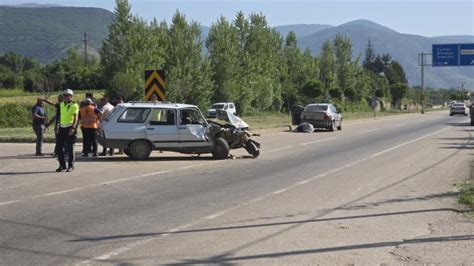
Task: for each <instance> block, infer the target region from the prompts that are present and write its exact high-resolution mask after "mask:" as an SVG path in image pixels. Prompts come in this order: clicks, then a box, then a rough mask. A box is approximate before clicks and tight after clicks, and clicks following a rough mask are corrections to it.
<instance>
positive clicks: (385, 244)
mask: <svg viewBox="0 0 474 266" xmlns="http://www.w3.org/2000/svg"><path fill="white" fill-rule="evenodd" d="M472 240H474V235H459V236H443V237H428V238H415V239H407V240H400V241H388V242H375V243H366V244H356V245H347V246H336V247H327V248H315V249H303V250H294V251H285V252H275V253H264V254H257V255H249V256H236V257H229V256H224V257H222V256H217V257H209V258H206V259H202V260H182V261H181V262H179V263H175V264H167V265H183V264H205V263H219V264H220V263H229V262H237V261H245V260H256V259H269V258H281V257H287V256H299V255H308V254H318V253H328V252H336V251H345V250H357V249H370V248H381V247H395V246H399V245H413V244H423V243H436V242H453V241H472Z"/></svg>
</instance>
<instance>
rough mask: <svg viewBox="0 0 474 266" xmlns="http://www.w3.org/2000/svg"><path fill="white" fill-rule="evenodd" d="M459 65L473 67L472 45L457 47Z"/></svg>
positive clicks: (473, 49) (473, 44) (473, 48)
mask: <svg viewBox="0 0 474 266" xmlns="http://www.w3.org/2000/svg"><path fill="white" fill-rule="evenodd" d="M459 65H461V66H474V43H470V44H461V45H459Z"/></svg>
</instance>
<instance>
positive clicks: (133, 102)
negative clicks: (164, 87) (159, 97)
mask: <svg viewBox="0 0 474 266" xmlns="http://www.w3.org/2000/svg"><path fill="white" fill-rule="evenodd" d="M128 103H131V104H136V103H154V104H173V103H172V102H154V101H129V102H128Z"/></svg>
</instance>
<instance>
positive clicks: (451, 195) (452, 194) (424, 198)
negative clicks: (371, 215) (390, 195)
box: [338, 192, 459, 210]
mask: <svg viewBox="0 0 474 266" xmlns="http://www.w3.org/2000/svg"><path fill="white" fill-rule="evenodd" d="M458 195H459V192H445V193H435V194H428V195H425V196H420V197H410V198H397V199H388V200H382V201H376V202H371V203H366V204H360V205H353V206H344V207H341V208H338V210H359V209H365V208H370V207H377V206H381V205H384V204H392V203H401V202H408V201H427V200H432V199H436V198H455V197H457V196H458Z"/></svg>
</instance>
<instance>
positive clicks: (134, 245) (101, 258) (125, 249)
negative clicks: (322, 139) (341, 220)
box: [76, 127, 449, 265]
mask: <svg viewBox="0 0 474 266" xmlns="http://www.w3.org/2000/svg"><path fill="white" fill-rule="evenodd" d="M446 129H449V127H446V128H444V129H442V130H439V131H436V132H434V133H431V134H428V135H425V136H423V137H420V138H417V139H415V140H413V141H411V142H410V143H413V142H415V141H419V140H422V139H424V138H427V137H430V136H432V135H435V134H437V133H440V132H443V131H445V130H446ZM405 145H407V144H405ZM398 146H400V145H397V146H395V147H394V148H393V149H390V150H395V149H396V147H398ZM386 151H387V150H386ZM387 152H388V151H387ZM373 157H374V156H373V155H372V156H369V157H366V158H363V159H360V160H357V161H355V162H352V163H349V164H346V165H345V166H343V167H340V168H336V169H332V170H330V171H327V172H325V173H322V174H318V175H316V176H313V177H310V178H308V179H306V180H303V181H299V182H297V183H295V184H293V185H291V186H289V187H287V188H283V189H280V190H276V191H273V192H270V193H268V194H266V195H265V196H261V197H258V198H254V199H252V200H249V201H247V202H245V203H242V204H237V205H236V206H233V207H231V208H228V209H225V210H223V211H220V212H216V213H214V214H210V215H207V216H205V217H202V218H199V219H197V220H195V221H192V222H191V223H188V224H185V225H182V226H179V227H175V228H173V229H170V230H168V232H166V233H162V234H160V235H158V236H155V237H151V238H148V239H144V240H138V241H136V242H133V243H130V244H128V245H126V246H124V247H120V248H118V249H115V250H113V251H111V252H109V253H107V254H104V255H100V256H97V257H94V258H92V259H90V260H86V261H83V262H80V263H78V264H76V265H90V264H92V263H95V262H100V261H104V260H108V259H110V258H112V257H114V256H118V255H120V254H122V253H125V252H128V251H130V250H132V249H134V248H138V247H140V246H142V245H145V244H148V243H150V242H152V241H154V240H155V239H156V238H158V237H166V236H169V235H171V234H173V233H176V232H178V231H180V230H185V229H188V228H190V227H192V226H194V225H197V224H199V223H201V222H203V221H204V220H212V219H215V218H217V217H219V216H222V215H224V214H227V213H229V212H231V211H233V210H235V209H237V208H239V207H245V206H249V205H251V204H254V203H257V202H259V201H263V200H265V199H267V198H269V197H271V196H274V195H277V194H281V193H283V192H286V191H289V190H292V189H293V188H296V187H298V186H301V185H304V184H307V183H309V182H311V181H315V180H316V179H319V178H321V177H324V176H327V175H330V174H333V173H335V172H338V171H341V170H344V169H346V168H349V167H351V166H354V165H357V164H360V163H362V162H364V161H367V160H369V159H370V158H373ZM358 190H360V187H359V188H358Z"/></svg>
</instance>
